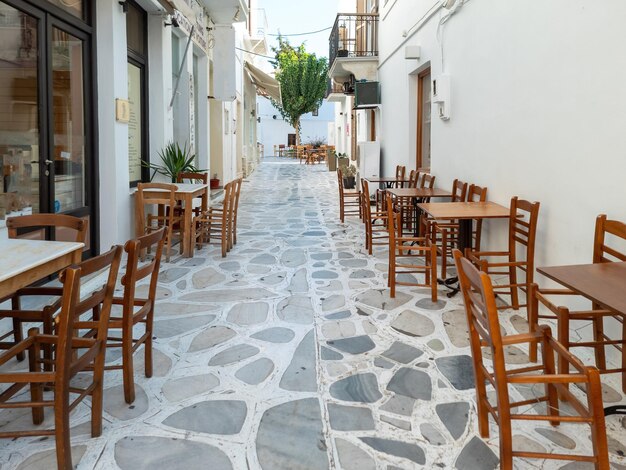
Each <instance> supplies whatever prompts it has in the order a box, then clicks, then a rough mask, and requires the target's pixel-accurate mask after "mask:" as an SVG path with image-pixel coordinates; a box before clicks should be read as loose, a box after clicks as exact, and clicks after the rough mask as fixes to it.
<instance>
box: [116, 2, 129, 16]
mask: <svg viewBox="0 0 626 470" xmlns="http://www.w3.org/2000/svg"><path fill="white" fill-rule="evenodd" d="M117 3H119V4H120V5H121V6H122V11H123V12H124V13H128V1H127V0H123V1H121V2H117Z"/></svg>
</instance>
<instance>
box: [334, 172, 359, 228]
mask: <svg viewBox="0 0 626 470" xmlns="http://www.w3.org/2000/svg"><path fill="white" fill-rule="evenodd" d="M337 180H338V184H339V219H340V220H341V222H342V223H343V222H344V221H345V218H346V216H351V215H358V216H359V218H361V191H358V190H357V191H351V190H347V189H345V188H344V187H343V174H342V172H341V170H340V169H339V168H337Z"/></svg>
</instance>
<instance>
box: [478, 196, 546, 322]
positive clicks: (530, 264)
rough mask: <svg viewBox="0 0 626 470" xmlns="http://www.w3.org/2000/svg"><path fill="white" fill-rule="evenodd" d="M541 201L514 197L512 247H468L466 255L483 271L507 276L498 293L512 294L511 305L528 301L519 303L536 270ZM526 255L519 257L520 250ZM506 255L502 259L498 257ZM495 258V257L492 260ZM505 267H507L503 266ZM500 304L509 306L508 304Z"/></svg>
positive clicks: (511, 213) (510, 222)
mask: <svg viewBox="0 0 626 470" xmlns="http://www.w3.org/2000/svg"><path fill="white" fill-rule="evenodd" d="M538 216H539V203H538V202H529V201H525V200H520V199H518V198H517V197H514V198H513V199H511V212H510V216H509V247H508V250H506V251H473V250H468V253H467V254H466V256H467V257H468V258H469V259H470V260H471V261H472V262H473V263H475V264H476V266H478V267H479V268H480V269H481V270H482V271H483V272H485V273H487V274H489V275H491V276H500V275H507V276H508V284H503V285H498V286H497V287H496V294H498V295H508V296H510V298H511V305H510V307H511V308H513V309H514V310H518V309H519V308H520V307H525V306H526V305H527V303H526V304H520V303H519V291H522V292H524V293H525V294H526V297H527V299H528V290H529V288H530V285H531V284H532V283H533V276H534V273H535V235H536V232H537V218H538ZM520 252H523V253H524V256H523V257H522V258H518V256H519V253H520ZM502 258H504V260H503V261H496V260H498V259H502ZM492 260H493V261H492ZM502 269H505V270H502ZM518 270H520V271H522V273H523V278H524V280H523V282H518V280H517V275H518V272H517V271H518ZM499 308H509V306H508V305H503V306H500V307H499Z"/></svg>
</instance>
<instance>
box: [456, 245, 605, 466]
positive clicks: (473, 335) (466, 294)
mask: <svg viewBox="0 0 626 470" xmlns="http://www.w3.org/2000/svg"><path fill="white" fill-rule="evenodd" d="M454 260H455V263H456V268H457V272H458V275H459V282H460V285H461V291H462V292H463V300H464V303H465V311H466V315H467V322H468V327H469V335H470V346H471V351H472V359H473V364H474V378H475V381H476V405H477V412H478V429H479V432H480V435H481V437H483V438H488V437H489V414H491V415H492V417H493V419H494V420H495V422H496V423H497V424H498V426H499V429H500V435H499V440H500V468H501V469H502V470H511V469H513V458H514V457H521V458H534V459H558V460H574V461H582V462H592V463H593V464H594V465H595V468H596V469H602V470H608V469H609V458H608V446H607V438H606V428H605V422H604V410H603V408H602V406H603V404H602V384H601V383H600V374H599V372H598V369H596V368H595V367H585V366H584V365H583V364H582V363H581V362H580V361H579V360H578V359H577V358H576V357H575V356H574V355H572V354H571V353H570V352H569V351H567V350H566V349H565V348H564V347H563V345H561V344H560V343H559V342H558V341H556V340H555V339H554V338H553V337H552V334H551V332H550V328H549V327H548V326H540V327H538V328H537V329H536V330H535V331H532V332H530V333H524V334H517V335H506V336H502V335H501V332H500V322H499V319H498V309H497V307H496V298H495V294H494V290H493V286H492V284H491V279H490V278H489V276H488V275H487V274H485V273H484V272H480V271H478V270H477V269H476V268H475V267H474V266H473V265H472V263H471V262H470V261H469V260H468V259H466V258H463V256H462V255H461V252H460V251H459V250H454ZM523 343H530V344H541V351H542V363H541V364H540V365H536V366H530V367H521V368H517V369H511V368H508V367H507V364H506V362H505V354H504V347H505V346H511V345H519V344H523ZM484 347H487V348H489V349H490V350H491V351H490V352H491V361H489V362H488V363H491V364H492V366H491V368H490V369H487V366H486V364H485V361H484V356H483V350H482V348H484ZM555 354H556V355H557V357H559V358H560V359H561V360H564V361H567V363H568V364H570V365H571V366H572V367H574V368H575V369H576V373H575V374H571V375H566V376H563V375H561V374H556V373H555V365H554V355H555ZM570 383H576V384H579V386H580V387H581V388H583V387H584V388H585V389H586V394H587V405H586V406H585V405H583V403H582V402H580V401H579V400H578V398H576V396H575V395H574V394H572V393H571V392H570V391H569V390H568V389H567V387H566V384H570ZM487 384H491V386H493V387H494V389H495V392H496V397H497V398H496V399H497V403H496V404H491V403H490V401H489V398H488V396H487V387H486V385H487ZM516 384H524V385H526V384H536V385H538V386H539V385H541V384H543V385H544V386H545V395H543V396H539V397H536V398H533V399H529V400H523V401H519V402H512V401H511V397H510V395H509V385H516ZM559 393H561V394H562V396H564V397H565V398H567V400H568V404H569V405H570V406H571V407H572V408H573V409H574V411H575V412H576V413H578V415H573V416H560V415H559V401H558V394H559ZM541 402H546V406H547V414H531V413H514V412H513V410H512V409H513V408H517V407H520V406H527V405H534V404H537V403H541ZM513 420H526V421H529V420H530V421H548V422H550V424H552V425H553V426H557V425H558V424H560V423H561V422H567V423H581V424H588V425H589V426H590V427H591V442H592V444H593V455H591V456H586V455H568V454H560V453H546V452H531V451H516V450H514V449H513V442H512V441H513V438H512V421H513Z"/></svg>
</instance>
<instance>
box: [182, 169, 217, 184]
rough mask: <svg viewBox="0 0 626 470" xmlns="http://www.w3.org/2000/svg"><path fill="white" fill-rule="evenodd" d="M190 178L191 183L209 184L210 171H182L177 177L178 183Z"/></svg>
mask: <svg viewBox="0 0 626 470" xmlns="http://www.w3.org/2000/svg"><path fill="white" fill-rule="evenodd" d="M185 180H188V181H189V182H190V183H198V184H207V183H208V181H209V175H208V173H193V172H181V173H178V177H177V178H176V182H177V183H184V182H185Z"/></svg>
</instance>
